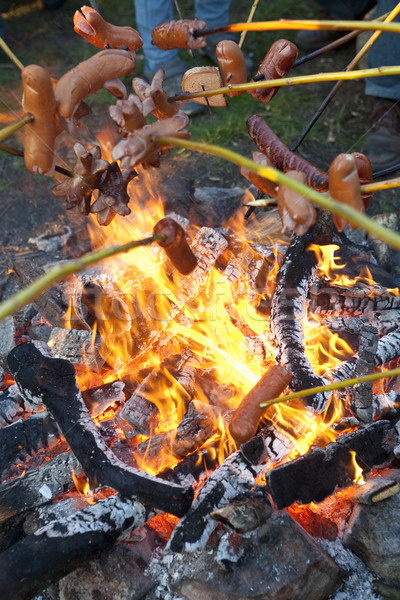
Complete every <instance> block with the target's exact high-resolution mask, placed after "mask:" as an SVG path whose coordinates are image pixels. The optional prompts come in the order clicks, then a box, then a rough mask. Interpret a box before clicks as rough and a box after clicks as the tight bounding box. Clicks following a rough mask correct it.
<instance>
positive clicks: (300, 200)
mask: <svg viewBox="0 0 400 600" xmlns="http://www.w3.org/2000/svg"><path fill="white" fill-rule="evenodd" d="M286 175H288V177H290V178H291V179H294V180H295V181H298V182H299V183H303V184H305V179H306V176H305V175H304V173H301V172H300V171H287V173H286ZM276 201H277V202H278V207H279V212H280V213H281V217H282V223H283V226H284V231H285V232H286V231H294V232H295V233H297V235H304V234H305V233H306V231H308V230H309V228H310V227H311V225H313V224H314V223H315V219H316V217H317V213H316V212H315V209H314V207H313V205H312V204H311V202H310V200H309V199H308V198H306V197H305V196H302V195H301V194H299V192H296V191H295V190H292V189H291V188H289V187H288V186H286V185H280V186H279V190H278V194H277V196H276Z"/></svg>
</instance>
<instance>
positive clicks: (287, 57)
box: [247, 40, 298, 104]
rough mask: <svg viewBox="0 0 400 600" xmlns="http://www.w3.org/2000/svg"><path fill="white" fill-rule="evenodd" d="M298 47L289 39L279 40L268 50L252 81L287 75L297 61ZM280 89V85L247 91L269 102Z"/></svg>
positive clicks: (257, 98)
mask: <svg viewBox="0 0 400 600" xmlns="http://www.w3.org/2000/svg"><path fill="white" fill-rule="evenodd" d="M297 55H298V49H297V46H295V44H293V43H292V42H289V40H277V41H276V42H274V43H273V44H272V46H271V48H270V49H269V50H268V52H267V54H266V55H265V58H264V60H263V61H262V63H260V66H259V68H258V71H257V73H256V74H255V76H254V77H253V79H252V81H258V80H260V79H261V80H263V81H268V80H270V79H280V78H282V77H286V75H287V74H288V73H289V71H290V69H291V68H292V67H293V65H294V63H295V62H296V59H297ZM278 91H279V87H274V88H258V89H254V90H247V93H248V94H250V95H251V96H253V97H254V98H256V100H261V102H263V103H264V104H267V103H268V102H269V101H270V100H271V98H273V97H274V96H275V94H276V93H277V92H278Z"/></svg>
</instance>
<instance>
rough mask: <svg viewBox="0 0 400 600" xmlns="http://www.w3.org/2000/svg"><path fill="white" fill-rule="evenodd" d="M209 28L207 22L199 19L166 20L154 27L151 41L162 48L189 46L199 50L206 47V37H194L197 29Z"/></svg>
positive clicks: (190, 48)
mask: <svg viewBox="0 0 400 600" xmlns="http://www.w3.org/2000/svg"><path fill="white" fill-rule="evenodd" d="M201 29H207V23H206V22H205V21H200V20H199V19H181V20H180V21H165V22H164V23H160V25H157V26H156V27H154V29H153V33H152V41H151V43H152V44H154V46H157V48H160V49H161V50H173V49H174V48H188V49H189V50H198V49H199V48H204V46H205V45H206V40H205V38H204V37H194V35H193V33H194V32H195V31H196V30H201Z"/></svg>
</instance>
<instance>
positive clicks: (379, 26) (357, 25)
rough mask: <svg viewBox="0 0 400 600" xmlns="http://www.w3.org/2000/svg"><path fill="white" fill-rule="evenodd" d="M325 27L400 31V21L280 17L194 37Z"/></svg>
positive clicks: (233, 24) (202, 30)
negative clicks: (276, 19)
mask: <svg viewBox="0 0 400 600" xmlns="http://www.w3.org/2000/svg"><path fill="white" fill-rule="evenodd" d="M282 29H283V30H285V29H287V30H292V31H293V30H298V29H310V30H318V29H325V30H330V31H347V30H349V29H361V30H364V31H369V30H370V29H373V30H378V31H391V32H393V33H400V23H382V22H379V21H378V20H375V21H355V20H352V21H343V20H327V21H324V20H321V21H319V20H316V19H314V20H313V19H279V21H258V22H257V21H256V22H255V23H230V24H229V25H222V26H220V27H213V28H210V29H199V30H197V31H195V32H194V33H193V36H194V37H203V36H205V35H212V34H214V33H228V32H229V33H230V32H239V31H280V30H282Z"/></svg>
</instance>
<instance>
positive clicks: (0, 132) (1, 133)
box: [0, 113, 34, 142]
mask: <svg viewBox="0 0 400 600" xmlns="http://www.w3.org/2000/svg"><path fill="white" fill-rule="evenodd" d="M33 119H34V117H33V115H31V114H30V113H28V114H26V115H24V116H23V117H22V119H20V120H19V121H17V122H16V123H13V124H12V125H8V126H7V127H3V129H0V142H2V141H3V140H5V139H6V138H8V137H10V135H13V134H14V133H15V132H16V131H18V129H21V128H22V127H25V125H27V124H28V123H31V122H32V121H33Z"/></svg>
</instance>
